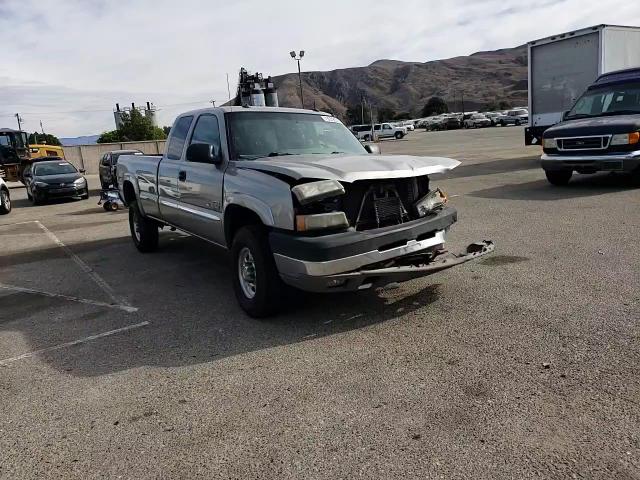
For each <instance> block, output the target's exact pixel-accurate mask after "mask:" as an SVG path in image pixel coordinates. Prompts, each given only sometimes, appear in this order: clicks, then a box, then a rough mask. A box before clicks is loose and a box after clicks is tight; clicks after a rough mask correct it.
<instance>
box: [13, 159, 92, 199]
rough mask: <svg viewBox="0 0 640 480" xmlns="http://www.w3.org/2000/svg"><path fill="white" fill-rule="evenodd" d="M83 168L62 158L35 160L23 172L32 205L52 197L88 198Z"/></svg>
mask: <svg viewBox="0 0 640 480" xmlns="http://www.w3.org/2000/svg"><path fill="white" fill-rule="evenodd" d="M82 173H84V170H81V171H78V170H77V169H76V167H74V166H73V165H71V164H70V163H69V162H66V161H64V160H56V161H45V162H36V163H34V164H33V165H32V166H30V167H29V168H27V170H25V172H24V180H25V185H26V186H27V197H29V200H31V201H32V202H33V204H34V205H37V204H39V203H43V202H46V201H47V200H50V199H54V198H68V197H80V198H82V199H83V200H86V199H87V198H89V187H88V185H87V179H86V178H84V176H83V175H82Z"/></svg>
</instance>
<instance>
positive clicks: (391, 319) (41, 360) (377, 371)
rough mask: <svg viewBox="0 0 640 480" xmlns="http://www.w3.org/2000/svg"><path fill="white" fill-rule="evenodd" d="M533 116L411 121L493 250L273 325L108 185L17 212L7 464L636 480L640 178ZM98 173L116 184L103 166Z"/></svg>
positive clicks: (7, 244)
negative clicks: (463, 122) (433, 128)
mask: <svg viewBox="0 0 640 480" xmlns="http://www.w3.org/2000/svg"><path fill="white" fill-rule="evenodd" d="M522 138H523V134H522V129H521V128H516V127H513V128H494V129H486V130H465V131H462V130H460V131H449V132H433V133H424V132H414V133H412V134H411V135H409V136H408V137H407V138H406V139H403V140H400V141H385V142H382V144H381V147H382V150H383V152H384V153H413V154H419V155H439V156H450V157H453V158H457V159H459V160H461V161H462V165H461V166H459V167H458V168H457V169H456V170H454V171H453V172H451V173H450V174H448V175H447V176H446V177H445V178H441V179H438V180H437V181H436V180H434V181H433V183H434V184H438V185H440V186H442V187H443V188H444V189H445V191H446V192H447V193H448V194H449V196H450V197H451V202H452V203H453V205H455V206H456V207H457V208H458V209H459V221H458V224H457V225H456V226H455V227H454V228H453V230H452V232H451V234H450V236H449V241H450V246H451V247H452V248H454V247H462V246H464V245H466V244H467V243H470V242H471V241H475V240H479V239H492V240H494V241H495V243H496V252H495V253H494V254H493V255H492V256H491V257H485V259H483V260H481V261H479V262H478V263H474V264H466V265H464V266H461V267H458V268H454V269H451V270H448V271H445V272H442V273H440V274H438V275H435V276H432V277H427V278H423V279H419V280H414V281H411V282H408V283H404V284H401V285H400V286H399V287H397V288H388V289H385V290H382V291H378V292H362V293H358V294H347V295H340V296H322V295H310V294H301V295H297V296H296V297H295V298H290V299H288V301H287V305H286V308H285V311H284V313H283V314H282V315H280V316H278V317H276V318H274V319H271V320H268V321H256V320H252V319H249V318H248V317H246V316H245V315H244V314H243V313H242V312H241V310H240V309H239V307H238V306H237V304H236V302H235V298H234V297H233V292H232V288H231V282H230V270H229V268H228V267H227V259H226V257H225V254H224V252H222V251H221V250H219V249H217V248H215V247H213V246H210V245H208V244H206V243H203V242H201V241H199V240H196V239H193V238H189V237H185V236H183V235H180V234H178V233H171V232H166V233H163V234H162V235H161V248H160V250H159V251H158V252H157V253H154V254H149V255H142V254H140V253H138V252H137V251H136V250H135V249H134V247H133V245H132V243H131V240H130V238H129V228H128V223H127V213H126V211H118V212H109V213H107V212H104V211H103V210H102V208H101V207H99V206H97V205H96V202H97V191H96V190H94V191H93V192H92V193H93V194H92V196H91V198H90V199H89V200H85V201H61V202H58V203H56V204H52V205H43V206H37V207H34V206H31V205H30V204H29V203H28V201H27V200H26V194H25V191H24V189H23V188H18V187H16V188H13V189H12V190H11V194H12V199H13V208H14V210H13V212H12V213H11V214H10V215H8V216H3V217H0V239H1V240H0V245H1V248H0V411H1V412H2V415H0V452H2V453H1V454H0V478H7V479H16V478H58V477H64V478H67V477H73V478H103V477H106V478H177V477H180V478H195V477H200V478H305V479H308V478H331V479H335V478H355V477H358V478H382V479H389V478H475V479H478V478H617V479H620V478H640V374H639V372H640V350H639V349H638V340H639V339H640V327H639V322H638V320H639V319H640V249H639V248H638V238H639V232H640V215H639V214H638V212H639V208H640V196H639V195H638V192H639V190H638V189H637V188H634V187H633V185H632V184H631V183H630V182H629V181H628V179H625V178H624V177H618V176H610V175H597V176H581V175H578V176H577V177H575V178H574V179H573V180H572V182H571V184H570V185H569V186H568V187H566V188H561V187H552V186H551V185H549V184H547V182H546V180H545V179H544V173H543V171H542V170H541V169H540V168H538V165H537V162H536V159H537V156H538V155H539V149H538V148H537V147H524V146H522ZM434 178H435V177H434ZM90 183H91V185H92V186H93V187H94V188H95V187H97V179H96V178H94V177H91V178H90Z"/></svg>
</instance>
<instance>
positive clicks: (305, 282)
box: [281, 240, 495, 292]
mask: <svg viewBox="0 0 640 480" xmlns="http://www.w3.org/2000/svg"><path fill="white" fill-rule="evenodd" d="M494 248H495V246H494V244H493V242H492V241H490V240H483V241H481V242H475V243H472V244H471V245H469V246H468V247H467V249H466V251H465V252H463V253H457V254H442V255H439V256H437V257H436V258H435V259H433V260H432V259H431V257H430V253H427V252H425V253H422V254H420V253H418V254H409V255H407V256H405V257H398V258H396V259H395V262H396V263H398V265H394V266H391V267H386V268H366V267H365V268H361V269H359V270H356V271H352V272H347V273H339V274H335V275H326V276H312V275H295V276H292V275H286V274H281V277H282V279H283V280H284V282H285V283H287V284H289V285H292V286H294V287H296V288H299V289H301V290H306V291H310V292H345V291H354V290H366V289H370V288H375V287H383V286H385V285H388V284H389V283H394V282H404V281H407V280H411V279H414V278H418V277H424V276H427V275H432V274H434V273H437V272H440V271H442V270H446V269H448V268H451V267H455V266H457V265H461V264H463V263H466V262H468V261H470V260H476V259H478V258H480V257H482V256H484V255H487V254H489V253H491V252H493V251H494ZM403 260H405V261H403Z"/></svg>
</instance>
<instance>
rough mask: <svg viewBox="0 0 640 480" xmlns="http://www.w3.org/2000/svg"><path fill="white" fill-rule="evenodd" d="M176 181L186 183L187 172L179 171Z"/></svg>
mask: <svg viewBox="0 0 640 480" xmlns="http://www.w3.org/2000/svg"><path fill="white" fill-rule="evenodd" d="M178 180H179V181H181V182H186V181H187V172H185V171H184V170H180V171H179V172H178Z"/></svg>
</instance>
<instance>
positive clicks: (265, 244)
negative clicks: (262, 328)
mask: <svg viewBox="0 0 640 480" xmlns="http://www.w3.org/2000/svg"><path fill="white" fill-rule="evenodd" d="M231 261H232V272H233V290H234V292H235V294H236V298H237V299H238V303H239V304H240V307H242V309H243V310H244V311H245V312H247V314H248V315H249V316H250V317H254V318H262V317H267V316H269V315H272V314H274V313H276V311H277V310H278V308H279V306H280V303H281V298H282V291H283V288H284V285H283V283H282V280H281V279H280V275H279V274H278V270H277V268H276V264H275V261H274V259H273V253H271V249H270V248H269V241H268V238H267V235H266V233H265V231H264V229H263V228H262V226H260V225H249V226H246V227H242V228H241V229H240V230H238V233H237V234H236V236H235V237H234V239H233V245H232V247H231Z"/></svg>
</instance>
